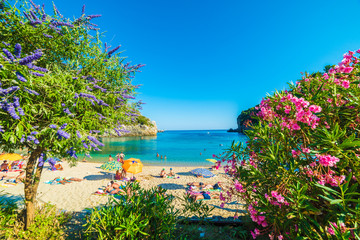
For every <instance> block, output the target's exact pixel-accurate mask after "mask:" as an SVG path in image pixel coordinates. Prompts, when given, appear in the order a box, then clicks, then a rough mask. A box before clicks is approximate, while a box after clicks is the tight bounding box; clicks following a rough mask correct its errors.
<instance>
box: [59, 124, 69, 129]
mask: <svg viewBox="0 0 360 240" xmlns="http://www.w3.org/2000/svg"><path fill="white" fill-rule="evenodd" d="M67 125H68V124H67V123H64V124H63V125H61V127H60V129H65V128H66V126H67Z"/></svg>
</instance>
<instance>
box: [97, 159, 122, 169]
mask: <svg viewBox="0 0 360 240" xmlns="http://www.w3.org/2000/svg"><path fill="white" fill-rule="evenodd" d="M100 168H101V169H102V170H105V171H115V170H119V169H120V168H121V164H120V163H119V162H118V161H109V162H107V163H104V164H103V165H101V166H100Z"/></svg>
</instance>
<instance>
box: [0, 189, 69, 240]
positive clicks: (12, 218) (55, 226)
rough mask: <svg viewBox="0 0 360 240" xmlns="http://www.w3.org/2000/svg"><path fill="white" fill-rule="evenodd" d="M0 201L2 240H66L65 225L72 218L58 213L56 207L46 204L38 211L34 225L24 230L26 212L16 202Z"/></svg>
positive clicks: (0, 236) (0, 233)
mask: <svg viewBox="0 0 360 240" xmlns="http://www.w3.org/2000/svg"><path fill="white" fill-rule="evenodd" d="M6 197H7V196H5V197H4V195H3V198H2V200H0V210H1V211H0V239H65V232H64V224H65V223H66V222H67V221H68V220H69V218H70V216H69V215H67V214H64V213H57V209H56V207H55V206H52V205H50V204H46V205H44V206H42V207H40V208H37V209H36V216H35V219H34V224H33V225H31V227H29V228H28V229H27V230H26V231H25V230H24V225H25V222H24V212H23V211H19V210H18V207H17V204H16V203H15V201H14V200H12V199H8V200H6Z"/></svg>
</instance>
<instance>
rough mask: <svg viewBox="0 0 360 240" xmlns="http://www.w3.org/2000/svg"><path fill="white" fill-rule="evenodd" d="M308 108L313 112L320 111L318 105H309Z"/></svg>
mask: <svg viewBox="0 0 360 240" xmlns="http://www.w3.org/2000/svg"><path fill="white" fill-rule="evenodd" d="M309 110H310V111H312V112H313V113H319V112H321V110H322V109H321V107H320V106H316V105H310V107H309Z"/></svg>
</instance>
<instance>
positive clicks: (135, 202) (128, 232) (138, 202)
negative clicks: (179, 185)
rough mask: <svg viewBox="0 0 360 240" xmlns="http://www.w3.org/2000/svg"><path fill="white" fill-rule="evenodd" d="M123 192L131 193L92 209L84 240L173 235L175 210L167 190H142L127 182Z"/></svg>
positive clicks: (137, 185)
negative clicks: (166, 192) (85, 239)
mask: <svg viewBox="0 0 360 240" xmlns="http://www.w3.org/2000/svg"><path fill="white" fill-rule="evenodd" d="M125 191H126V192H130V193H129V194H127V195H123V196H120V198H119V199H116V198H110V199H109V202H108V203H107V204H106V205H105V206H103V207H101V208H94V209H92V213H91V215H90V216H88V218H87V223H86V224H85V228H86V230H85V237H86V238H87V239H173V238H174V230H175V224H176V216H177V211H175V210H174V206H173V205H172V201H173V197H172V196H166V195H165V191H166V190H164V189H161V188H159V189H158V188H153V189H150V190H144V189H142V188H140V186H139V184H138V183H129V184H128V185H127V186H126V188H125Z"/></svg>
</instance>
